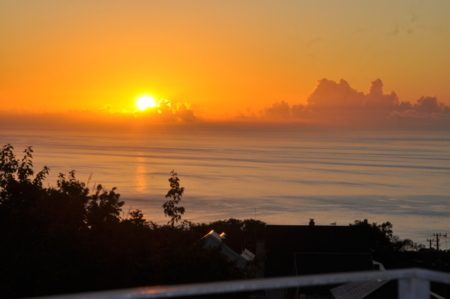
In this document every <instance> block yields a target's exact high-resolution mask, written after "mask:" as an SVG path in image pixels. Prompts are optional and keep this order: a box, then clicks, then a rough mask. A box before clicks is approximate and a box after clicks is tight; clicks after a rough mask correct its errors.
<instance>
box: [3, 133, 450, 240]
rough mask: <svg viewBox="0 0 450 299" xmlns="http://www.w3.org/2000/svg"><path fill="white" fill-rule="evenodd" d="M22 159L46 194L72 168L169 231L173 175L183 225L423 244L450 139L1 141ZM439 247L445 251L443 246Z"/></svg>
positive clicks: (436, 206) (443, 207)
mask: <svg viewBox="0 0 450 299" xmlns="http://www.w3.org/2000/svg"><path fill="white" fill-rule="evenodd" d="M7 143H10V144H12V145H13V146H14V148H15V153H16V155H18V156H21V155H22V153H21V152H22V151H23V150H24V148H25V146H33V149H34V165H35V171H39V170H40V169H42V167H43V166H44V165H47V166H48V167H50V176H49V178H48V179H47V180H46V184H48V186H56V180H57V176H58V174H59V173H64V174H68V172H69V171H71V170H75V173H76V176H77V178H78V179H79V180H80V181H83V182H86V183H88V186H89V187H90V188H92V187H93V186H94V185H95V184H99V183H100V184H102V185H103V186H104V187H105V188H106V189H111V188H112V187H117V192H118V193H120V194H121V199H122V200H124V201H125V202H126V204H125V206H124V207H123V215H122V216H123V217H126V216H127V213H128V211H129V210H134V209H141V210H142V211H143V212H144V215H145V217H146V219H147V220H151V221H154V222H156V223H158V224H165V223H166V222H167V221H168V219H167V218H165V217H164V213H163V209H162V204H163V203H164V202H165V201H166V198H165V194H166V193H167V191H168V190H169V182H168V178H169V177H170V172H171V171H172V170H174V171H175V172H177V174H178V177H179V179H180V184H181V186H183V187H185V193H184V195H183V197H182V200H181V205H182V206H184V207H185V208H186V213H185V215H184V216H183V219H186V220H189V221H192V222H210V221H215V220H222V219H228V218H238V219H242V220H243V219H248V218H254V219H258V220H261V221H264V222H266V223H268V224H292V225H307V224H308V223H309V220H310V219H314V220H315V223H316V225H331V224H334V223H336V224H337V225H348V224H350V223H353V222H354V220H363V219H368V221H369V222H377V223H379V224H381V223H383V222H386V221H390V222H391V223H393V225H394V227H393V230H394V233H395V234H396V235H399V237H400V238H410V239H412V240H413V241H415V242H417V243H421V244H427V242H426V240H427V239H430V238H435V237H433V233H446V232H449V231H450V219H449V216H450V205H449V202H450V150H449V149H450V132H448V131H447V132H436V131H423V132H418V131H404V132H400V131H396V132H393V131H379V132H373V131H372V132H369V131H320V130H313V131H308V130H294V129H291V130H285V129H284V130H281V129H280V130H270V129H265V130H261V129H260V130H257V129H253V130H242V129H230V130H226V129H220V130H219V129H218V130H214V129H211V130H200V129H199V130H190V131H189V130H184V131H177V130H171V131H157V130H153V131H149V132H143V131H140V132H125V131H123V132H120V131H118V132H114V133H112V132H108V133H105V132H86V131H84V132H82V131H80V132H77V131H61V130H60V131H39V130H36V131H27V130H17V131H11V130H10V131H8V132H0V145H1V146H3V145H5V144H7ZM441 248H442V249H448V247H447V239H443V240H441Z"/></svg>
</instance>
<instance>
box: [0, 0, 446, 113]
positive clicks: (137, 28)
mask: <svg viewBox="0 0 450 299" xmlns="http://www.w3.org/2000/svg"><path fill="white" fill-rule="evenodd" d="M449 15H450V2H448V1H417V0H414V1H409V0H399V1H395V2H392V1H387V0H380V1H376V2H373V1H361V0H348V1H343V0H337V1H325V0H315V1H309V0H308V1H296V0H286V1H246V0H244V1H242V0H240V1H234V0H229V1H221V2H218V1H209V0H208V1H206V0H204V1H202V0H199V1H178V0H173V1H165V0H164V1H163V0H160V1H157V0H154V1H153V0H152V1H140V0H139V1H138V0H130V1H126V3H125V2H123V1H118V0H108V1H106V0H101V1H99V0H97V1H87V0H81V1H61V0H40V1H25V0H14V1H12V0H11V1H9V0H7V1H2V2H0V36H1V40H2V46H1V47H0V66H1V67H0V103H1V107H0V110H1V111H3V113H8V111H11V110H13V111H16V112H17V111H23V110H31V111H41V112H42V111H44V112H63V111H67V110H80V111H81V110H91V111H97V110H98V109H100V108H104V107H108V108H107V109H108V110H111V111H113V112H120V111H123V110H127V111H133V110H135V109H136V106H135V103H134V102H135V99H136V97H137V96H139V95H142V94H148V95H152V96H153V97H155V98H156V99H168V100H169V101H170V102H172V103H173V105H174V106H175V104H176V103H188V105H186V106H184V105H183V106H182V107H185V108H184V109H185V110H186V109H188V110H190V111H192V112H193V114H194V115H195V116H196V118H199V119H213V120H214V119H223V118H231V119H234V118H236V116H239V115H241V116H243V115H244V116H249V115H261V114H262V115H264V114H266V115H267V114H268V113H267V112H271V111H272V110H270V109H271V107H272V108H273V105H275V106H276V104H277V103H281V102H282V103H285V104H287V105H288V106H289V108H292V106H295V105H306V106H308V105H309V104H311V101H308V98H309V97H310V96H311V94H312V93H313V92H314V91H315V90H316V88H317V87H318V80H321V79H323V78H327V79H328V80H330V81H333V82H337V83H339V82H340V80H341V79H343V80H345V81H346V82H348V84H349V86H350V87H351V89H354V90H356V91H358V92H364V94H366V95H367V94H368V93H369V89H370V87H371V82H373V81H374V80H376V79H377V78H379V79H381V80H382V82H383V93H385V94H387V95H388V94H390V93H391V91H395V93H396V95H397V96H398V99H399V102H402V101H406V102H409V103H411V105H414V104H416V103H417V100H418V99H419V98H421V97H427V96H430V97H433V98H435V99H437V100H438V102H437V104H438V105H439V104H444V105H450V89H449V87H448V86H449V84H448V79H449V78H450V55H448V53H450V18H448V16H449ZM324 101H325V102H326V101H327V99H325V100H324ZM364 101H365V100H364ZM275 108H276V107H275ZM410 108H413V107H410ZM417 109H419V108H417ZM417 109H416V110H417ZM404 110H405V109H404ZM406 110H408V109H406ZM406 110H405V111H406ZM410 110H411V109H410ZM413 110H414V109H413ZM419 110H420V109H419ZM419 110H418V111H419ZM438 110H439V109H438ZM421 111H422V110H421ZM423 111H424V110H423ZM272 112H273V111H272ZM402 112H404V111H403V110H402ZM437 112H439V113H440V112H442V113H443V114H446V113H447V112H446V110H445V109H444V110H442V111H440V110H439V111H437ZM409 115H410V114H409ZM302 117H303V116H302Z"/></svg>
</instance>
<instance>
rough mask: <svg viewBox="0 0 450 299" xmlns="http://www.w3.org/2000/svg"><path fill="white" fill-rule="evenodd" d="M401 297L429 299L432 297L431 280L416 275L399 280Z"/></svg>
mask: <svg viewBox="0 0 450 299" xmlns="http://www.w3.org/2000/svg"><path fill="white" fill-rule="evenodd" d="M398 298H399V299H428V298H430V282H429V281H428V280H424V279H419V278H416V277H410V278H403V279H399V280H398Z"/></svg>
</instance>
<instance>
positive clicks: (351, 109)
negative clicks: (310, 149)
mask: <svg viewBox="0 0 450 299" xmlns="http://www.w3.org/2000/svg"><path fill="white" fill-rule="evenodd" d="M263 118H266V119H273V120H276V119H279V120H285V121H286V120H288V121H295V120H302V121H305V122H309V123H316V124H318V125H324V126H329V127H346V128H352V127H353V128H399V129H401V128H412V129H418V128H423V129H430V128H434V129H448V128H450V107H449V106H447V105H445V104H443V103H441V102H440V101H439V100H438V99H437V98H436V97H421V98H419V99H418V100H417V101H416V103H414V104H412V103H410V102H404V101H400V100H399V98H398V96H397V95H396V94H395V92H391V93H389V94H385V93H384V92H383V82H382V81H381V80H380V79H376V80H375V81H373V82H372V85H371V87H370V89H369V91H368V92H367V93H363V92H359V91H357V90H356V89H353V88H351V87H350V85H349V84H348V83H347V81H345V80H340V81H339V82H335V81H332V80H328V79H322V80H320V81H319V82H318V85H317V87H316V89H315V90H314V91H313V92H312V94H311V95H310V96H309V97H308V99H307V104H306V105H292V106H291V105H289V104H288V103H286V102H285V101H281V102H276V103H274V104H273V105H272V106H270V107H268V108H266V109H265V110H264V111H263Z"/></svg>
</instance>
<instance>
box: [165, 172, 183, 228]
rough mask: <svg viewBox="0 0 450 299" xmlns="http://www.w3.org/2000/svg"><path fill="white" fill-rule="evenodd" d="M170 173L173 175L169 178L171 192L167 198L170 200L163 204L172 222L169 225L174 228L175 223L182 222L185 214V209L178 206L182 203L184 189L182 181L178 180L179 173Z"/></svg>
mask: <svg viewBox="0 0 450 299" xmlns="http://www.w3.org/2000/svg"><path fill="white" fill-rule="evenodd" d="M170 173H171V174H172V175H171V177H170V178H169V183H170V190H169V191H168V192H167V194H166V198H170V199H169V200H168V201H166V202H165V203H164V204H163V208H164V214H165V215H166V217H167V216H168V217H170V220H169V221H168V222H167V223H168V224H169V223H170V225H171V226H172V227H174V225H175V223H177V222H178V221H180V220H181V215H183V214H184V212H185V209H184V207H178V206H177V205H178V204H179V202H180V201H181V196H182V195H183V192H184V187H180V179H179V178H178V176H177V173H176V172H175V171H174V170H172V171H171V172H170Z"/></svg>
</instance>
